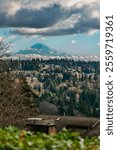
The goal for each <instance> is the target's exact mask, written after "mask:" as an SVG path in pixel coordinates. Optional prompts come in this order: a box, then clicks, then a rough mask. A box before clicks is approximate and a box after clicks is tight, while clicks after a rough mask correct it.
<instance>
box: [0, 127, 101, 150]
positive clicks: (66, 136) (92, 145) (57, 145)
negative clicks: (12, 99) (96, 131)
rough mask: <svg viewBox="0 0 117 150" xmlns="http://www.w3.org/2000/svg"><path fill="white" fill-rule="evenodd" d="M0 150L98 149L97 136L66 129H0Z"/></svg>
mask: <svg viewBox="0 0 117 150" xmlns="http://www.w3.org/2000/svg"><path fill="white" fill-rule="evenodd" d="M0 150H99V138H98V137H92V138H88V137H86V138H84V139H83V138H81V137H80V135H79V133H76V132H69V131H67V130H66V129H64V130H63V131H61V132H59V133H58V134H55V135H47V134H45V133H36V134H33V133H32V132H29V131H25V130H19V129H17V128H16V127H11V126H10V127H8V128H4V129H0Z"/></svg>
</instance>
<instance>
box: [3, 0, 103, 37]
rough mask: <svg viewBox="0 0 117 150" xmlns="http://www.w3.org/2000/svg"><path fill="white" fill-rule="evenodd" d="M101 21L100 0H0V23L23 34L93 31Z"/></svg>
mask: <svg viewBox="0 0 117 150" xmlns="http://www.w3.org/2000/svg"><path fill="white" fill-rule="evenodd" d="M99 22H100V19H99V0H88V1H86V0H44V1H43V0H33V1H32V0H0V27H4V26H5V27H14V28H16V27H17V29H15V31H14V33H18V34H21V35H35V34H36V35H47V36H48V35H50V36H52V35H67V34H74V33H87V34H88V35H93V34H94V33H95V32H97V31H98V29H99V24H100V23H99Z"/></svg>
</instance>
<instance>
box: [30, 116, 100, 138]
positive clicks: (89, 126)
mask: <svg viewBox="0 0 117 150" xmlns="http://www.w3.org/2000/svg"><path fill="white" fill-rule="evenodd" d="M27 121H28V124H30V125H31V124H32V125H34V124H35V125H43V126H53V125H56V129H57V131H61V130H62V129H63V128H68V129H73V130H74V131H75V130H77V131H78V132H79V133H81V135H86V136H92V135H99V134H100V119H99V118H92V117H70V116H53V115H39V118H29V119H28V120H27Z"/></svg>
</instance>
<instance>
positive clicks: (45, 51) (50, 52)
mask: <svg viewBox="0 0 117 150" xmlns="http://www.w3.org/2000/svg"><path fill="white" fill-rule="evenodd" d="M17 54H23V55H31V54H33V55H34V54H37V55H42V56H65V55H66V53H62V52H58V51H56V50H54V49H51V48H49V47H48V46H47V45H45V44H42V43H36V44H34V45H33V46H31V47H30V48H28V49H26V50H20V51H18V52H17Z"/></svg>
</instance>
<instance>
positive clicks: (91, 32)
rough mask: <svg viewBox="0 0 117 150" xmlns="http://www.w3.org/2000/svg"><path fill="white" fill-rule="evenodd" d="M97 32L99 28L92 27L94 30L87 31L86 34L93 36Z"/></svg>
mask: <svg viewBox="0 0 117 150" xmlns="http://www.w3.org/2000/svg"><path fill="white" fill-rule="evenodd" d="M97 32H98V30H94V29H92V30H89V31H88V32H86V34H87V35H89V36H92V35H94V34H95V33H97Z"/></svg>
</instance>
